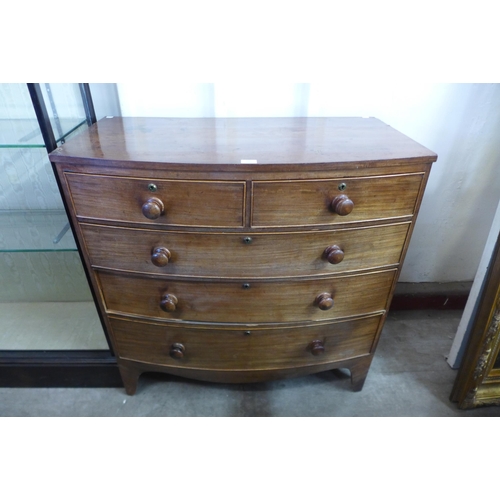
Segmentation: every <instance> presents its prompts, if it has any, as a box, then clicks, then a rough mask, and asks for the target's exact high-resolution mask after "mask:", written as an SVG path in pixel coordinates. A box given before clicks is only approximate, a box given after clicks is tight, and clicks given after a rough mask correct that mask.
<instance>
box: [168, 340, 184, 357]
mask: <svg viewBox="0 0 500 500" xmlns="http://www.w3.org/2000/svg"><path fill="white" fill-rule="evenodd" d="M185 350H186V348H185V347H184V346H183V345H182V344H179V343H177V342H176V343H175V344H172V345H171V346H170V356H172V358H176V359H181V358H183V357H184V351H185Z"/></svg>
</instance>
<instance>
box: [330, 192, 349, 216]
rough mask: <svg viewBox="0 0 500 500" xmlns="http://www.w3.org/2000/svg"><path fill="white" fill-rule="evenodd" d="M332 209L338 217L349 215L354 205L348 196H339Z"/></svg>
mask: <svg viewBox="0 0 500 500" xmlns="http://www.w3.org/2000/svg"><path fill="white" fill-rule="evenodd" d="M330 208H331V209H332V210H333V211H334V212H335V213H336V214H338V215H349V214H350V213H351V212H352V209H353V208H354V203H353V201H352V200H351V199H350V198H349V197H348V196H347V195H346V194H339V195H338V196H335V198H334V199H333V200H332V202H331V203H330Z"/></svg>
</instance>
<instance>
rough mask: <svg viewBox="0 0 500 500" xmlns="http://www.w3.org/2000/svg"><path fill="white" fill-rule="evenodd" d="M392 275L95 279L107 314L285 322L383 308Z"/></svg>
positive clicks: (109, 276) (107, 276) (105, 274)
mask: <svg viewBox="0 0 500 500" xmlns="http://www.w3.org/2000/svg"><path fill="white" fill-rule="evenodd" d="M394 275H395V271H394V270H390V271H379V272H373V273H366V274H359V275H353V276H346V277H341V278H329V279H308V280H293V281H292V280H290V281H286V280H285V281H255V280H253V281H234V282H216V281H179V280H175V279H168V278H146V277H143V276H139V275H125V274H117V273H116V274H115V273H109V272H102V271H100V272H99V273H98V278H99V282H100V284H101V288H102V291H103V295H104V302H105V304H106V308H107V310H108V312H109V311H113V312H118V313H128V314H136V315H142V316H146V317H151V318H164V319H171V320H175V321H179V320H183V321H201V322H216V323H219V322H220V323H286V322H293V321H321V320H331V319H333V318H341V317H346V316H353V315H361V314H369V313H373V312H376V311H382V310H384V309H385V307H386V303H387V297H388V293H389V290H390V289H391V286H392V283H393V279H394ZM247 285H248V288H246V286H247ZM323 292H327V293H329V294H331V295H332V297H333V299H334V306H333V307H332V308H331V309H329V310H327V311H322V310H321V309H319V307H318V306H317V305H316V304H315V300H316V297H317V296H318V295H319V294H321V293H323ZM167 293H168V294H173V295H174V296H175V297H176V298H177V300H178V303H177V305H176V309H175V311H174V312H171V313H168V312H165V311H163V310H162V309H161V307H160V303H161V300H162V297H163V296H164V294H167Z"/></svg>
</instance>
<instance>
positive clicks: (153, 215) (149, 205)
mask: <svg viewBox="0 0 500 500" xmlns="http://www.w3.org/2000/svg"><path fill="white" fill-rule="evenodd" d="M164 213H165V205H164V204H163V201H161V200H160V199H159V198H149V199H148V200H147V201H146V203H144V205H142V214H143V215H144V217H147V218H148V219H158V217H160V215H163V214H164Z"/></svg>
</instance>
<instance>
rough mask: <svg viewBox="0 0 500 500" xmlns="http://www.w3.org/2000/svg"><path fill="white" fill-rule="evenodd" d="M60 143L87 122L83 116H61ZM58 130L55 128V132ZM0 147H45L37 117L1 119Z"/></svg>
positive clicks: (57, 135) (57, 139) (59, 121)
mask: <svg viewBox="0 0 500 500" xmlns="http://www.w3.org/2000/svg"><path fill="white" fill-rule="evenodd" d="M58 123H59V125H60V127H59V129H60V131H59V134H56V136H55V137H56V141H57V142H58V143H59V142H61V141H63V140H64V139H66V138H67V137H68V136H69V135H70V134H72V133H73V132H75V131H76V130H78V129H79V128H80V127H82V126H83V125H86V124H87V120H86V119H82V118H60V119H59V120H58ZM55 132H56V130H54V133H55ZM0 148H45V145H44V143H43V138H42V133H41V131H40V125H38V122H37V120H36V119H29V118H25V119H14V120H13V119H0Z"/></svg>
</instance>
